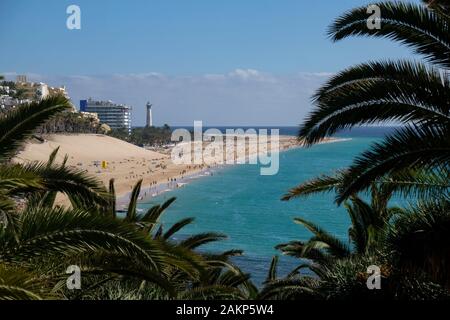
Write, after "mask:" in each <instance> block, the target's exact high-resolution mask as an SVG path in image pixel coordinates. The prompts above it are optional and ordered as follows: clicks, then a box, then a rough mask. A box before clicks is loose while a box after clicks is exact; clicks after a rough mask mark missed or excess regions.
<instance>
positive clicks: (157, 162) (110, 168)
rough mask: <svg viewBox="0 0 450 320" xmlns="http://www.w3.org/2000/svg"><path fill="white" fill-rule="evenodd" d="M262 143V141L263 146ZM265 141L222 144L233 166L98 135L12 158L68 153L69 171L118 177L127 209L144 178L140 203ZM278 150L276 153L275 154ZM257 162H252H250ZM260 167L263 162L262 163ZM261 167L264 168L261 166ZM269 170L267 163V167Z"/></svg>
mask: <svg viewBox="0 0 450 320" xmlns="http://www.w3.org/2000/svg"><path fill="white" fill-rule="evenodd" d="M346 140H349V139H346V138H335V137H333V138H329V137H328V138H325V139H323V141H321V142H319V144H323V143H334V142H340V141H346ZM278 142H279V143H278V148H277V150H276V152H284V151H287V150H292V149H295V148H302V147H304V146H303V143H302V142H301V141H299V140H298V138H297V136H287V135H283V136H279V140H278ZM261 143H263V144H262V145H261ZM270 145H271V143H270V140H268V141H267V142H265V143H264V142H257V141H255V142H252V143H250V142H249V143H246V145H245V147H244V148H235V149H236V150H233V148H229V147H228V145H227V143H225V145H224V149H223V155H226V159H227V161H228V160H231V162H232V163H230V164H226V163H223V162H224V161H223V160H224V159H222V155H218V156H219V157H218V158H216V153H215V152H216V151H214V152H213V153H211V152H210V150H209V151H207V150H206V148H207V147H208V144H207V143H206V144H203V150H204V151H206V153H204V154H203V156H202V163H201V164H175V163H174V162H173V161H172V159H171V151H172V149H167V148H159V149H158V148H157V149H156V151H155V150H148V149H144V148H141V147H138V146H136V145H133V144H130V143H128V142H125V141H123V140H119V139H116V138H113V137H110V136H106V135H99V134H52V135H46V136H44V140H43V141H42V140H35V139H31V140H29V141H28V143H27V144H26V145H25V146H24V148H23V150H22V151H21V152H19V154H18V155H17V156H16V157H15V158H14V159H13V161H14V162H18V163H33V162H44V163H45V162H47V161H48V158H49V155H50V154H51V153H52V152H53V151H54V150H55V149H56V148H59V152H58V154H57V156H56V158H55V164H56V163H62V162H63V161H64V157H65V156H66V155H68V158H67V163H66V165H67V167H69V168H72V169H76V170H79V171H82V172H85V173H86V174H88V175H90V176H92V177H95V178H96V179H97V180H99V181H100V182H101V183H103V184H104V186H105V187H107V186H108V185H109V181H110V180H111V179H114V185H115V190H116V197H117V207H118V208H119V209H122V208H123V207H125V206H127V205H128V199H129V198H130V194H131V192H132V189H133V187H134V186H135V185H136V183H137V182H138V181H139V180H142V188H141V193H140V195H139V201H143V200H149V199H151V198H153V197H154V196H157V195H160V194H161V193H164V192H168V191H171V190H173V189H176V188H178V187H183V186H184V185H185V184H186V183H189V182H191V181H192V180H193V179H197V178H200V177H202V176H208V175H210V174H209V173H208V172H209V171H216V170H218V169H220V168H224V167H228V166H233V165H236V164H238V163H244V164H245V163H247V164H248V163H249V162H250V160H255V157H259V156H260V155H261V154H266V152H267V150H268V149H270V148H271V147H270ZM274 152H275V151H274ZM252 163H254V162H252ZM260 165H261V164H260ZM261 167H263V166H261ZM264 167H266V165H264ZM56 204H57V205H61V206H70V201H69V199H68V198H67V197H66V196H65V195H63V194H58V196H57V199H56Z"/></svg>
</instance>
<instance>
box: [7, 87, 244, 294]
mask: <svg viewBox="0 0 450 320" xmlns="http://www.w3.org/2000/svg"><path fill="white" fill-rule="evenodd" d="M69 108H70V104H69V101H68V100H67V99H66V98H64V97H61V96H56V97H51V98H48V99H44V100H42V101H40V102H36V103H32V104H27V105H22V106H19V107H18V108H16V109H15V110H13V111H11V112H9V113H5V114H3V115H2V116H1V117H0V215H1V220H0V299H25V298H27V299H28V298H29V299H41V298H48V297H60V298H61V297H66V298H71V297H74V298H80V295H79V294H78V293H77V294H75V295H74V294H73V293H67V290H66V289H64V284H65V280H66V278H67V275H66V274H65V270H66V268H67V266H68V265H72V264H73V265H77V266H79V267H80V269H81V271H82V274H83V280H84V283H86V284H88V288H87V290H86V292H91V291H92V290H94V291H95V290H96V289H98V288H100V287H104V286H105V285H107V284H108V283H111V282H112V283H117V281H119V282H120V283H122V284H128V283H140V285H141V286H142V287H143V288H144V289H145V288H151V289H152V292H154V291H156V292H159V293H160V295H161V296H163V297H166V298H176V297H183V296H186V295H187V292H188V291H187V290H188V288H194V287H195V288H197V289H196V291H195V292H198V294H199V295H198V296H199V297H210V296H214V295H216V296H222V297H225V296H227V297H236V296H237V295H240V296H243V295H244V291H242V290H246V289H245V288H249V287H250V286H249V282H248V276H246V275H244V274H242V273H241V272H240V271H239V270H238V269H237V268H233V266H232V264H231V263H229V261H228V258H229V257H230V256H232V255H234V254H236V253H237V252H226V253H223V254H220V255H214V256H209V257H207V256H205V255H201V254H199V253H196V252H194V250H193V249H194V248H197V247H198V246H200V245H202V244H204V243H207V242H209V241H216V240H218V239H222V238H223V236H222V235H218V234H213V233H209V234H202V235H197V236H193V237H190V238H188V239H186V240H184V241H182V242H181V243H175V242H173V241H171V240H170V237H171V236H172V235H173V234H174V233H175V232H177V231H178V230H180V229H181V228H182V227H183V226H185V225H187V224H188V223H189V222H191V221H192V220H189V221H182V222H180V223H178V224H176V225H174V226H172V228H170V229H169V230H167V231H166V232H164V233H163V232H162V229H161V228H159V229H158V230H159V231H158V230H156V228H155V226H156V225H157V219H158V217H159V216H160V215H161V213H162V212H163V211H164V210H165V209H166V208H167V207H168V206H169V205H170V203H171V202H172V201H173V199H172V200H170V201H168V202H166V203H165V204H163V205H162V206H156V207H153V208H151V209H150V210H149V211H148V212H147V213H146V214H145V215H143V216H138V215H137V214H136V201H137V195H138V194H139V189H140V183H139V184H138V186H136V187H135V190H134V192H133V197H132V201H131V203H130V205H129V208H128V213H127V217H126V218H125V219H119V218H118V217H117V216H116V212H115V195H114V184H113V182H112V183H111V184H110V191H109V192H108V190H106V188H105V187H104V186H103V185H102V184H101V183H100V182H99V181H98V180H96V179H94V178H92V177H89V176H87V175H86V174H84V173H83V172H81V171H78V170H75V169H71V168H69V167H67V166H66V160H67V157H66V158H65V160H64V161H63V163H62V164H58V165H57V164H55V161H54V160H55V157H56V154H57V152H58V149H56V150H55V151H54V152H53V153H52V154H51V155H50V157H49V160H48V161H47V162H43V163H39V162H35V163H30V164H18V163H15V162H14V161H12V159H13V157H14V156H15V154H16V153H17V151H18V150H19V148H20V147H21V146H22V144H23V143H24V142H25V141H26V139H28V138H29V137H30V136H31V135H33V133H34V132H35V130H36V129H37V128H38V127H40V126H42V125H43V124H44V123H45V122H46V121H48V119H51V118H52V117H54V116H55V115H57V114H58V113H59V112H62V111H64V110H67V109H69ZM58 192H62V193H64V194H66V195H67V196H68V197H69V199H70V201H71V204H72V206H71V208H70V209H65V208H60V207H55V205H54V200H55V196H56V193H58ZM153 231H154V232H153ZM36 270H38V271H36ZM138 287H139V286H138ZM182 292H185V293H183V294H181V293H182Z"/></svg>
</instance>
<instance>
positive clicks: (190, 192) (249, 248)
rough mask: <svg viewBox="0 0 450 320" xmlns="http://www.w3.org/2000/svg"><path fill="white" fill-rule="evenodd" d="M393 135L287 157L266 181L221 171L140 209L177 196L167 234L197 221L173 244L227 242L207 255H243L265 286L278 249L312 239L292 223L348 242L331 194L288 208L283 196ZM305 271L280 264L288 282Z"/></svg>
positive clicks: (250, 172)
mask: <svg viewBox="0 0 450 320" xmlns="http://www.w3.org/2000/svg"><path fill="white" fill-rule="evenodd" d="M289 130H290V131H289ZM289 130H288V129H287V128H285V129H284V134H289V133H292V134H296V132H297V131H296V128H292V129H289ZM389 131H390V130H388V129H386V128H381V129H380V128H365V129H363V130H357V131H356V132H355V131H353V132H346V133H341V134H340V135H339V136H343V137H351V138H352V139H351V140H349V141H341V142H336V143H329V144H321V145H316V146H313V147H311V148H299V149H292V150H288V151H285V152H282V153H280V169H279V172H278V174H277V175H274V176H261V175H260V171H259V170H260V167H259V166H257V165H234V166H228V167H224V168H220V169H218V170H216V171H214V174H213V176H208V177H200V178H197V179H194V180H192V181H190V182H189V183H188V184H187V185H185V186H183V187H182V188H179V189H175V190H173V191H170V192H166V193H163V194H161V195H159V196H157V197H154V198H152V199H150V200H147V201H144V202H142V203H140V204H139V207H140V208H141V209H146V208H149V207H150V206H152V205H155V204H158V203H161V202H163V201H165V200H167V199H168V198H170V197H174V196H175V197H176V198H177V200H176V201H175V203H173V204H172V206H171V207H170V208H169V209H168V210H167V211H166V213H165V215H164V216H163V218H162V220H161V223H162V224H163V226H164V228H165V229H166V230H167V229H168V228H169V227H170V226H171V225H172V224H173V223H175V222H177V221H178V220H180V219H182V218H186V217H194V218H195V222H194V223H193V224H192V225H190V226H188V227H186V228H185V229H183V230H182V231H180V232H179V233H178V234H177V236H176V238H175V240H176V239H182V238H185V237H187V236H189V235H192V234H196V233H202V232H209V231H214V232H219V233H223V234H225V235H227V239H226V240H224V241H220V242H215V243H210V244H207V245H205V246H203V247H201V250H204V251H213V252H219V251H225V250H230V249H242V250H244V256H242V257H238V258H235V262H236V264H237V265H239V266H240V267H241V268H242V269H243V270H244V271H245V272H250V273H251V274H252V279H253V280H254V281H255V282H256V283H258V284H260V283H261V282H262V281H264V279H265V277H266V274H267V270H268V268H269V265H270V261H271V258H272V256H273V255H276V254H280V252H278V251H277V250H275V249H274V246H275V245H277V244H280V243H284V242H287V241H290V240H307V239H308V238H309V237H310V235H311V234H310V233H309V232H308V231H307V230H306V229H305V228H303V227H302V226H299V225H297V224H295V223H293V218H294V217H303V218H305V219H308V220H310V221H313V222H315V223H317V224H318V225H320V226H322V227H323V228H324V229H326V230H328V231H329V232H331V233H333V234H335V235H336V236H338V237H339V238H340V239H342V240H343V241H348V239H347V231H348V227H349V224H350V221H349V218H348V216H347V214H346V211H345V209H344V208H342V207H337V206H336V204H335V203H334V195H333V194H320V195H316V196H311V197H309V198H307V199H301V200H299V199H294V200H291V201H288V202H285V201H281V200H280V198H281V197H282V195H283V194H285V193H286V192H287V191H288V190H289V189H290V188H292V187H294V186H296V185H297V184H299V183H300V182H302V181H305V180H307V179H310V178H313V177H316V176H318V175H320V174H321V173H331V172H332V171H333V170H335V169H339V168H343V167H345V166H347V165H348V164H350V163H351V161H352V159H353V157H354V156H355V155H357V154H359V153H361V152H362V151H363V150H366V149H367V148H368V146H369V145H370V144H371V143H372V142H374V141H376V140H379V139H380V137H382V136H383V135H384V134H385V133H386V132H389ZM299 263H300V261H299V260H298V259H294V258H290V257H284V256H280V263H279V270H280V273H281V274H286V273H287V272H289V271H290V270H292V269H293V268H294V267H295V266H297V265H298V264H299Z"/></svg>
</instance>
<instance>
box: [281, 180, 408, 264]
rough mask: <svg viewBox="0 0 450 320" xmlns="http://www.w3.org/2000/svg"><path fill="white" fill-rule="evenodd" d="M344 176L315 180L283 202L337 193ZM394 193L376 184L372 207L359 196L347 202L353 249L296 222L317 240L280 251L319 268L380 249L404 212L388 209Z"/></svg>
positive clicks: (311, 225)
mask: <svg viewBox="0 0 450 320" xmlns="http://www.w3.org/2000/svg"><path fill="white" fill-rule="evenodd" d="M344 175H345V172H344V171H338V172H336V173H335V174H333V175H322V176H320V177H318V178H314V179H311V180H309V181H306V182H304V183H302V184H300V185H299V186H297V187H296V188H293V189H292V190H290V192H289V193H288V194H287V195H285V196H284V197H283V198H282V199H283V200H290V199H292V198H298V197H301V198H306V197H308V196H310V195H313V194H317V193H327V192H336V191H337V190H338V189H339V188H341V185H342V184H343V183H344ZM393 191H394V188H393V187H392V185H390V184H385V185H382V186H381V187H378V186H377V185H376V184H372V187H371V196H370V202H369V203H368V202H367V201H365V200H363V199H362V198H361V197H359V196H357V195H353V196H351V197H350V199H348V200H346V202H345V203H344V206H345V207H346V209H347V213H348V215H349V217H350V220H351V227H350V228H349V230H348V235H349V240H350V242H351V244H350V245H347V244H345V243H344V242H342V241H341V240H340V239H338V238H337V237H335V236H334V235H332V234H331V233H329V232H327V231H325V230H323V229H322V228H320V227H319V226H317V225H315V224H314V223H312V222H310V221H307V220H305V219H302V218H295V219H294V222H295V223H298V224H300V225H302V226H304V227H305V228H307V229H308V230H309V231H310V232H312V233H313V235H314V236H313V237H312V238H310V239H309V240H308V241H306V242H304V241H291V242H289V243H285V244H280V245H278V246H277V247H276V248H277V249H279V250H281V251H282V252H283V254H286V255H290V256H294V257H297V258H304V259H309V260H312V261H313V262H314V265H315V266H316V267H317V266H318V265H319V266H323V265H329V264H332V263H334V261H335V260H336V259H344V258H349V257H351V256H353V255H364V254H367V253H369V252H371V251H374V250H376V249H377V248H378V247H379V244H380V240H381V239H382V238H383V236H384V233H385V231H386V228H387V226H388V224H389V221H390V219H391V218H392V217H393V216H394V215H395V214H396V213H398V212H400V211H401V209H400V208H397V207H389V206H388V202H389V199H390V198H391V196H392V194H393Z"/></svg>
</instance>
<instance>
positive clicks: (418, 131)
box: [300, 1, 450, 203]
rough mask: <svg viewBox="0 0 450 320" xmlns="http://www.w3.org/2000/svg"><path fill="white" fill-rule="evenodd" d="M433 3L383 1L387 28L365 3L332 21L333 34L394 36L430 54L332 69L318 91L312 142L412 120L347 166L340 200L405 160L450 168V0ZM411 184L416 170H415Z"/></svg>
mask: <svg viewBox="0 0 450 320" xmlns="http://www.w3.org/2000/svg"><path fill="white" fill-rule="evenodd" d="M429 2H430V3H431V7H425V6H420V5H415V4H406V3H402V2H381V3H377V4H376V5H377V6H378V7H379V8H380V10H381V13H382V14H381V18H380V22H381V28H380V29H369V28H367V19H368V16H367V13H366V9H367V8H365V7H360V8H356V9H354V10H351V11H349V12H347V13H345V14H344V15H342V16H341V17H339V18H338V19H336V21H335V22H334V23H333V24H332V25H331V27H330V29H329V35H330V37H331V38H332V40H334V41H338V40H341V39H344V38H346V37H349V36H352V35H359V36H372V37H381V38H388V39H392V40H394V41H398V42H400V43H402V44H405V45H406V46H408V47H410V48H412V49H413V50H414V52H416V53H418V54H420V55H422V56H423V57H424V58H425V62H418V61H381V62H369V63H364V64H361V65H357V66H354V67H350V68H348V69H347V70H344V71H342V72H340V73H338V74H337V75H335V76H334V77H332V78H331V79H330V80H329V81H328V82H327V83H326V84H325V85H324V86H323V87H322V88H321V89H320V90H319V91H318V92H317V94H316V95H315V96H314V101H315V105H316V108H315V110H314V111H313V112H312V113H311V114H310V115H309V116H308V118H307V119H306V121H305V122H304V124H303V125H302V127H301V130H300V137H301V138H303V139H304V141H305V143H306V144H307V145H311V144H314V143H316V142H318V141H320V139H322V138H323V137H325V136H327V135H332V134H334V133H336V132H337V131H339V130H341V129H345V128H351V127H353V126H356V125H363V124H372V123H392V122H395V123H400V124H403V125H405V126H404V127H403V128H401V129H398V130H397V131H396V132H395V133H394V134H392V135H390V136H388V137H386V138H385V139H384V141H383V142H380V143H375V144H374V145H373V146H372V147H371V149H370V150H369V151H366V152H364V153H363V154H362V155H360V156H359V157H358V158H357V159H356V160H355V161H354V163H353V164H352V165H351V166H350V168H349V170H348V171H347V173H346V174H345V183H344V184H343V185H342V188H340V190H339V192H338V196H337V201H338V203H341V202H342V201H344V200H345V199H347V198H348V197H350V196H351V195H353V194H355V193H357V192H359V191H362V190H366V189H367V188H369V187H370V185H371V183H373V182H377V181H381V180H383V179H388V177H389V176H392V175H393V174H396V173H399V172H401V171H402V170H405V168H409V169H413V172H414V171H416V170H418V171H422V170H424V171H426V172H430V171H433V172H441V173H442V172H443V173H445V172H448V169H449V163H450V139H449V137H450V78H449V68H450V16H449V15H448V6H447V5H446V4H444V2H443V1H429ZM409 178H410V179H411V180H410V181H409V182H410V184H414V183H415V182H416V181H415V177H414V176H410V177H409Z"/></svg>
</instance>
